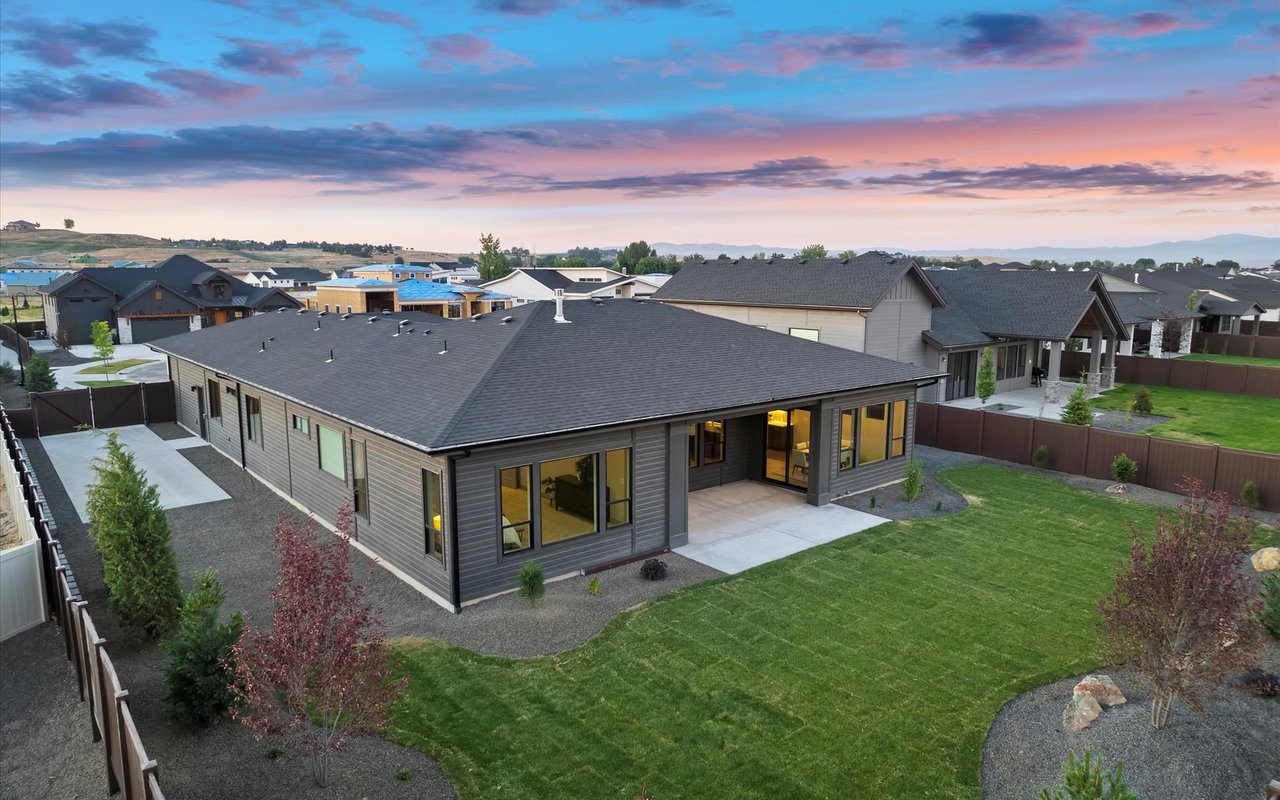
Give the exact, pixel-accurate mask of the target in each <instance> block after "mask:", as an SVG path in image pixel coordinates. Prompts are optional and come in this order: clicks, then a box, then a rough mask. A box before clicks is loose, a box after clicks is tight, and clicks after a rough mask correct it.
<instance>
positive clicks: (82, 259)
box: [67, 253, 102, 264]
mask: <svg viewBox="0 0 1280 800" xmlns="http://www.w3.org/2000/svg"><path fill="white" fill-rule="evenodd" d="M67 263H68V264H101V263H102V259H100V258H98V257H97V256H93V255H89V254H88V253H81V254H80V255H78V256H76V257H75V258H73V259H71V260H70V261H68V262H67Z"/></svg>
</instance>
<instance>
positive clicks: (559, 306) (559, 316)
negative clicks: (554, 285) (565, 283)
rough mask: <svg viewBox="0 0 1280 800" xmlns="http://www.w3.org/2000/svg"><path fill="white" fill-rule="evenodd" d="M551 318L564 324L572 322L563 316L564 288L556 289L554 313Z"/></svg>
mask: <svg viewBox="0 0 1280 800" xmlns="http://www.w3.org/2000/svg"><path fill="white" fill-rule="evenodd" d="M553 319H554V320H555V321H556V322H562V323H565V324H566V325H567V324H569V323H571V322H572V320H568V319H565V318H564V289H556V315H555V317H553Z"/></svg>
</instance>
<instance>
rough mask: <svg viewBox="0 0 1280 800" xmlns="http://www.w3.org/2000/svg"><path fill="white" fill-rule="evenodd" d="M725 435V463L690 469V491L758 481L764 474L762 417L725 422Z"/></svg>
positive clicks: (739, 418)
mask: <svg viewBox="0 0 1280 800" xmlns="http://www.w3.org/2000/svg"><path fill="white" fill-rule="evenodd" d="M724 436H725V441H724V461H722V462H720V463H719V464H706V465H700V466H697V467H692V468H690V469H689V491H691V492H696V491H698V490H699V489H709V488H711V487H712V486H723V485H724V484H726V483H733V482H734V481H744V480H751V479H758V478H760V476H761V475H762V474H763V472H764V466H763V458H764V439H763V436H764V415H763V414H752V415H751V416H748V417H730V418H729V419H726V420H725V421H724ZM686 463H687V462H686Z"/></svg>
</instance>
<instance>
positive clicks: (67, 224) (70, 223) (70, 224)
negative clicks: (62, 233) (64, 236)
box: [62, 217, 76, 230]
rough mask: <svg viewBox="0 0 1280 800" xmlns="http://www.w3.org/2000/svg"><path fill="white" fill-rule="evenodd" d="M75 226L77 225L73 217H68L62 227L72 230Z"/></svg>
mask: <svg viewBox="0 0 1280 800" xmlns="http://www.w3.org/2000/svg"><path fill="white" fill-rule="evenodd" d="M75 226H76V221H75V220H74V219H72V218H71V217H67V218H66V219H64V220H63V221H62V227H64V228H66V229H67V230H71V229H72V228H74V227H75Z"/></svg>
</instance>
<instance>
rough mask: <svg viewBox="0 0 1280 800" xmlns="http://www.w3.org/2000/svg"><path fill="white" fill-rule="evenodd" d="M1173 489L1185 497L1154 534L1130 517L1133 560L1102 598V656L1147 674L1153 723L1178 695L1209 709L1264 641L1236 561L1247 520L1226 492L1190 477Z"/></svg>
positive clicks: (1252, 596) (1254, 601)
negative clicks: (1238, 514) (1236, 513)
mask: <svg viewBox="0 0 1280 800" xmlns="http://www.w3.org/2000/svg"><path fill="white" fill-rule="evenodd" d="M1179 489H1180V490H1181V491H1182V492H1183V493H1185V494H1187V495H1189V496H1188V497H1187V499H1186V500H1184V501H1183V502H1182V504H1181V505H1179V506H1178V508H1177V509H1176V510H1175V511H1174V512H1173V513H1172V515H1170V514H1168V513H1166V512H1164V511H1161V512H1159V513H1158V515H1157V518H1156V527H1155V530H1154V532H1153V533H1152V534H1151V535H1150V536H1144V534H1143V533H1142V531H1139V530H1138V529H1137V528H1136V527H1134V526H1132V525H1131V526H1130V531H1131V534H1132V537H1133V544H1132V546H1131V548H1130V550H1129V562H1128V563H1127V564H1126V565H1125V566H1124V569H1123V570H1122V571H1121V572H1120V574H1119V575H1118V576H1117V577H1116V586H1115V590H1114V591H1113V592H1112V593H1111V595H1110V596H1108V597H1105V598H1103V599H1102V600H1100V601H1098V611H1099V612H1100V613H1101V615H1102V634H1103V636H1102V638H1103V652H1104V655H1105V657H1106V658H1107V660H1108V661H1110V662H1111V663H1113V664H1119V663H1124V662H1132V663H1134V664H1135V665H1136V666H1137V668H1138V669H1139V670H1140V671H1141V672H1142V674H1143V676H1144V677H1146V679H1147V680H1148V681H1149V682H1150V683H1151V689H1152V704H1151V726H1152V727H1153V728H1157V729H1158V728H1163V727H1164V726H1165V723H1166V722H1167V721H1168V719H1169V709H1170V707H1171V706H1172V705H1173V701H1174V699H1175V698H1177V697H1179V696H1181V697H1182V698H1183V699H1184V700H1185V701H1186V703H1187V705H1188V706H1190V707H1191V708H1192V710H1194V711H1197V712H1200V713H1205V707H1204V700H1205V699H1206V698H1207V697H1208V696H1210V695H1212V694H1213V693H1214V692H1215V691H1216V689H1217V687H1219V686H1220V685H1222V682H1223V680H1224V679H1225V678H1226V677H1227V676H1228V675H1229V674H1231V673H1233V672H1236V671H1239V670H1243V669H1247V668H1248V667H1251V666H1253V665H1254V663H1255V662H1256V660H1257V656H1258V651H1259V650H1260V649H1261V647H1262V628H1261V625H1260V624H1259V622H1258V613H1259V610H1260V601H1259V598H1258V590H1257V587H1255V586H1254V585H1253V582H1252V581H1251V580H1250V579H1249V576H1248V575H1247V574H1246V573H1245V571H1244V569H1243V567H1242V565H1241V557H1242V556H1243V555H1244V554H1245V553H1247V552H1248V549H1249V536H1250V533H1251V532H1252V531H1253V522H1252V521H1251V520H1249V519H1248V518H1247V517H1245V518H1234V519H1233V518H1232V517H1231V502H1230V500H1229V499H1228V498H1227V495H1226V494H1225V493H1224V492H1206V491H1205V489H1204V486H1203V485H1202V484H1201V483H1200V481H1198V480H1196V479H1188V480H1187V482H1186V483H1185V484H1184V485H1182V486H1180V487H1179ZM1146 539H1149V540H1150V541H1144V540H1146Z"/></svg>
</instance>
